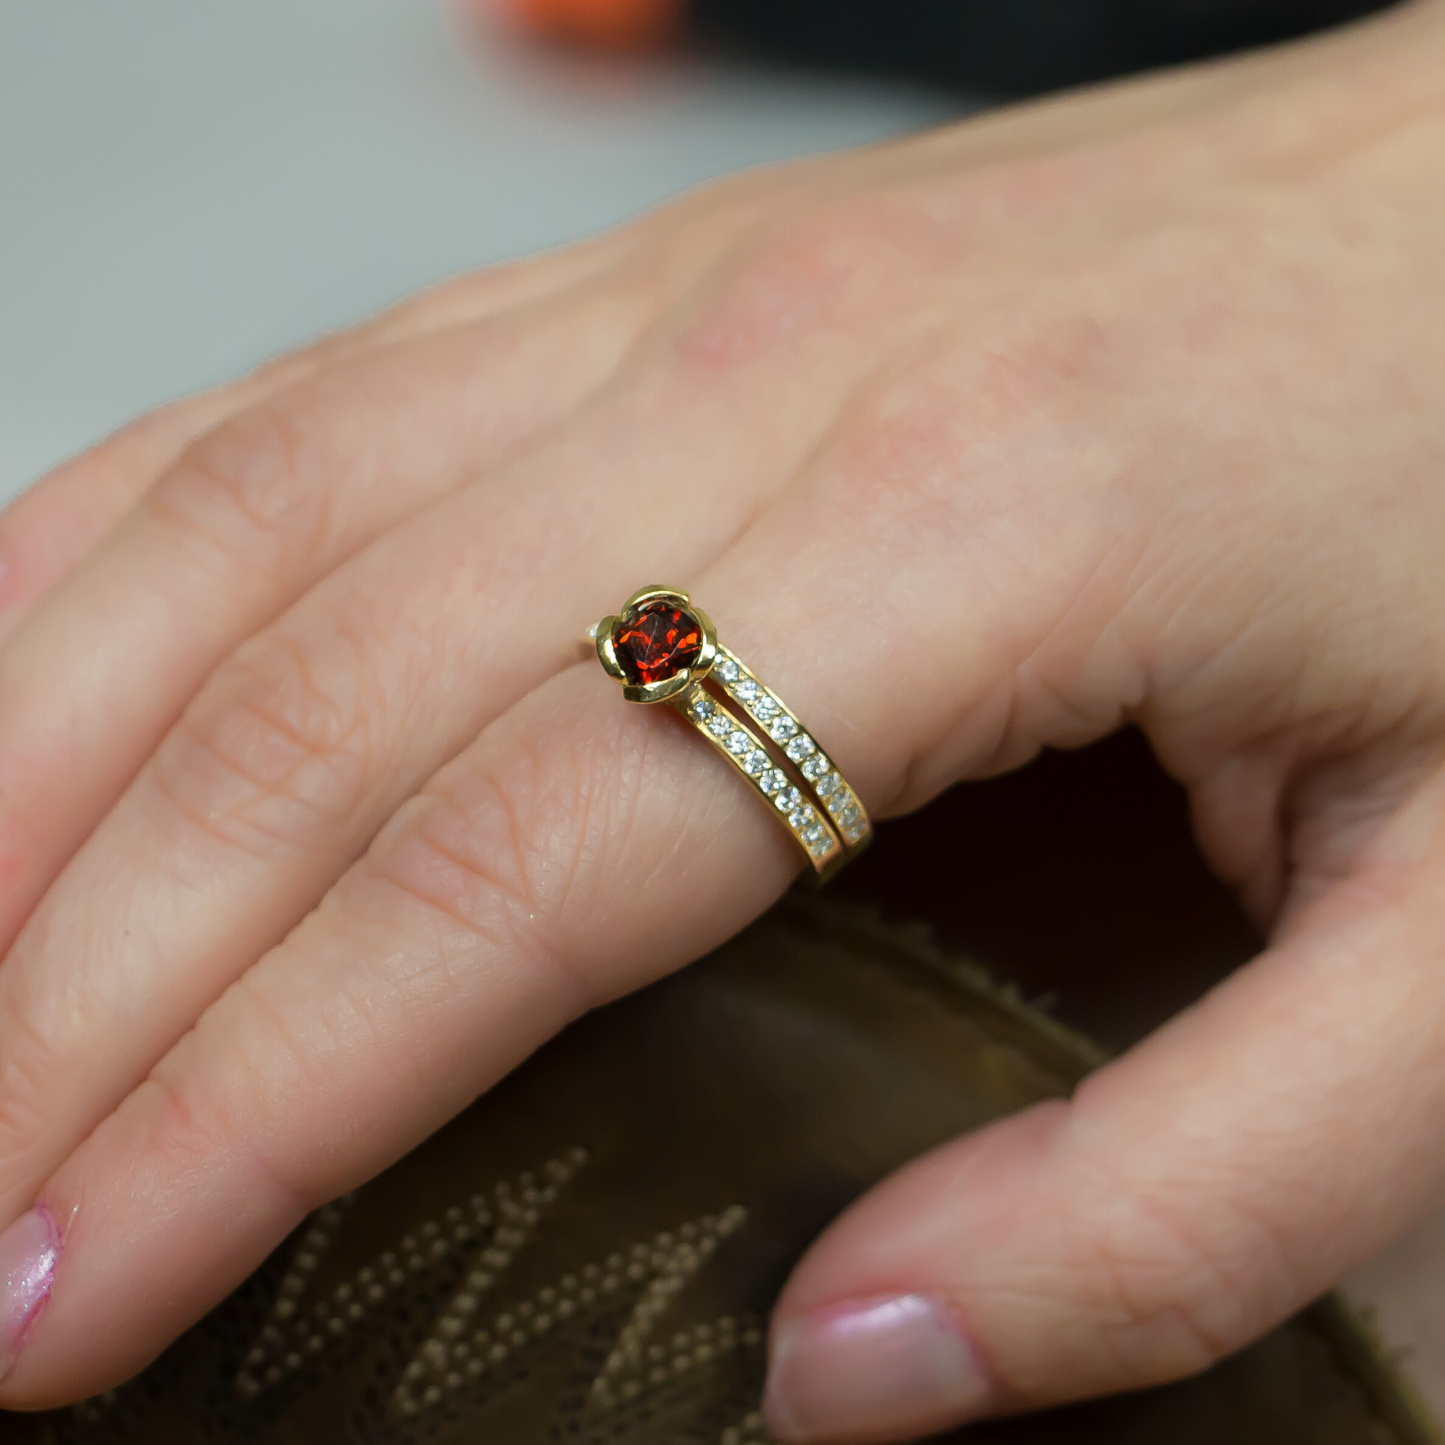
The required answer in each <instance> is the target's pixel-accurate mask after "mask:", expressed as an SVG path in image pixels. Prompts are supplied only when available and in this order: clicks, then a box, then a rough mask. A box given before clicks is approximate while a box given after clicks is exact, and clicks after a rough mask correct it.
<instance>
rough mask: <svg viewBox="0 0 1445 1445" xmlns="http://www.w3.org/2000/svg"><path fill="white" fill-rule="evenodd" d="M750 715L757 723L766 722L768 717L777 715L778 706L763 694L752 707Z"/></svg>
mask: <svg viewBox="0 0 1445 1445" xmlns="http://www.w3.org/2000/svg"><path fill="white" fill-rule="evenodd" d="M752 713H753V716H754V717H755V718H757V720H758V721H759V722H767V720H768V719H769V718H770V717H776V716H777V715H778V705H777V703H775V702H774V701H773V700H772V698H770V697H768V696H767V695H766V694H764V695H763V696H762V697H760V698H759V699H758V700H757V701H756V702H755V703H753V705H752Z"/></svg>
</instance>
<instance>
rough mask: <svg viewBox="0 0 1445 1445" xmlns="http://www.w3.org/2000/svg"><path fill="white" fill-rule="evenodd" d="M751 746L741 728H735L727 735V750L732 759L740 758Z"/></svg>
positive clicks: (749, 740)
mask: <svg viewBox="0 0 1445 1445" xmlns="http://www.w3.org/2000/svg"><path fill="white" fill-rule="evenodd" d="M752 745H753V740H752V739H751V738H750V737H749V736H748V735H747V734H746V733H745V732H744V731H743V730H742V729H741V728H735V729H734V730H733V731H732V732H730V733H729V734H728V740H727V750H728V752H730V753H731V754H732V755H733V756H734V757H739V758H740V757H742V755H743V754H744V753H745V752H747V750H748V749H749V748H750V747H752Z"/></svg>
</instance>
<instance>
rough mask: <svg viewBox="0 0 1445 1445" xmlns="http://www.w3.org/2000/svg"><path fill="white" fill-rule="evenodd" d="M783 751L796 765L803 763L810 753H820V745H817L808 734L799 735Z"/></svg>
mask: <svg viewBox="0 0 1445 1445" xmlns="http://www.w3.org/2000/svg"><path fill="white" fill-rule="evenodd" d="M783 751H784V752H785V753H787V755H788V756H789V757H790V758H791V759H792V760H793V761H794V762H795V763H801V762H802V761H803V759H804V758H806V757H807V756H808V754H809V753H816V752H817V751H818V744H817V743H815V742H814V741H813V740H812V738H810V737H809V736H808V735H807V733H799V734H798V736H797V737H795V738H794V739H793V740H792V741H791V742H790V743H789V744H788V746H787V747H786V748H784V749H783Z"/></svg>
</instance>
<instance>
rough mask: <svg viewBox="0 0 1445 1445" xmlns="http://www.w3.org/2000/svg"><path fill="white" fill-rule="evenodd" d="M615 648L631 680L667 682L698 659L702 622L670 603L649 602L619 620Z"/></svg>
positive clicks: (618, 658) (614, 642) (614, 639)
mask: <svg viewBox="0 0 1445 1445" xmlns="http://www.w3.org/2000/svg"><path fill="white" fill-rule="evenodd" d="M612 647H613V650H614V651H615V652H616V653H617V660H618V662H620V663H621V664H622V670H623V672H625V673H626V674H627V680H628V681H629V682H632V683H644V682H666V681H667V679H668V678H670V677H676V676H677V674H678V673H679V672H681V671H682V670H683V669H684V668H687V667H691V666H692V665H693V663H695V662H696V661H697V659H698V656H699V654H700V653H701V652H702V625H701V624H700V623H699V622H698V620H697V618H696V617H694V616H693V615H692V613H691V612H684V611H683V610H682V609H681V608H680V607H674V606H673V605H672V603H670V602H647V603H644V604H643V605H642V606H641V607H639V608H638V609H637V610H636V611H635V612H633V613H631V614H630V615H629V616H627V617H624V618H623V619H621V620H620V621H619V622H618V624H617V629H616V631H615V632H614V633H613V634H612Z"/></svg>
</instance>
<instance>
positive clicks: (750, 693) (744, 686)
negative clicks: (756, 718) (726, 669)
mask: <svg viewBox="0 0 1445 1445" xmlns="http://www.w3.org/2000/svg"><path fill="white" fill-rule="evenodd" d="M729 691H730V692H731V693H732V695H733V696H734V697H736V698H741V699H742V700H743V701H744V702H751V701H752V700H753V699H754V698H755V697H757V695H758V694H759V693H760V692H761V691H762V689H761V688H760V687H759V686H758V685H757V683H755V682H754V681H753V680H752V678H750V677H744V678H741V679H739V681H737V682H735V683H734V684H733V685H732V687H731V688H730V689H729Z"/></svg>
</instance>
